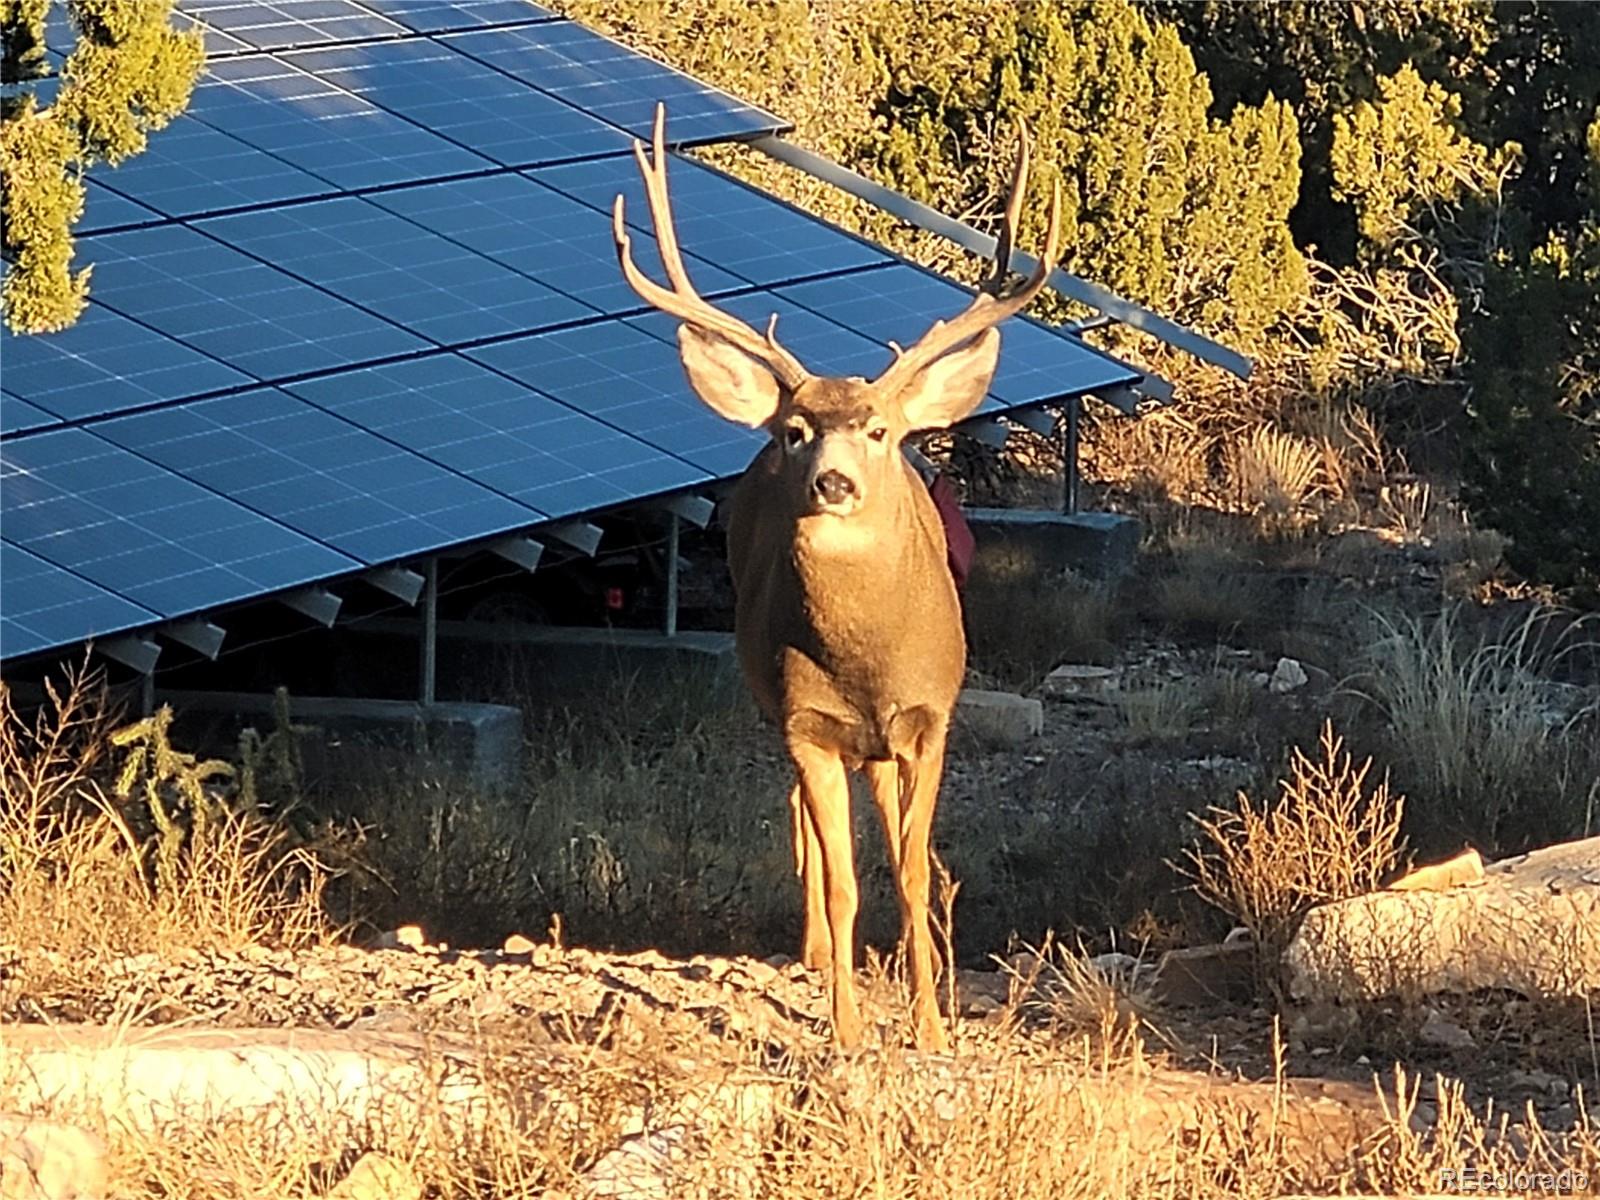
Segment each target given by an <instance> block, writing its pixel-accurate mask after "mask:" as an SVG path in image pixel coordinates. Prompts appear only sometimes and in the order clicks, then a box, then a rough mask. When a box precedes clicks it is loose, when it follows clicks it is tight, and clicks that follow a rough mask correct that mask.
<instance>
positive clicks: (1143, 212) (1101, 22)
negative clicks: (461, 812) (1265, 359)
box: [871, 0, 1306, 345]
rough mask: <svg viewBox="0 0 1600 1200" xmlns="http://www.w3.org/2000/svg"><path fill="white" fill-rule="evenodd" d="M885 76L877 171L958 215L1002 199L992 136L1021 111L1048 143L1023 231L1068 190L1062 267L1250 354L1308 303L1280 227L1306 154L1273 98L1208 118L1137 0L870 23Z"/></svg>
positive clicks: (945, 10)
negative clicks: (1058, 189)
mask: <svg viewBox="0 0 1600 1200" xmlns="http://www.w3.org/2000/svg"><path fill="white" fill-rule="evenodd" d="M871 41H872V46H873V49H874V51H875V52H876V53H877V54H878V55H879V56H880V59H881V61H882V63H883V73H884V76H885V78H886V81H887V83H888V94H887V95H886V97H885V99H884V102H883V108H884V111H885V114H886V116H887V118H888V120H887V129H886V131H885V133H884V134H883V135H882V138H881V142H880V147H879V151H878V160H879V168H880V172H881V173H882V174H884V175H887V176H888V177H889V178H890V180H891V182H892V183H893V184H894V185H895V186H897V187H900V188H902V189H903V190H906V191H908V192H909V193H910V194H912V195H913V196H917V197H918V198H921V199H924V200H927V201H928V202H929V203H933V204H936V205H938V206H940V207H943V208H946V209H948V210H952V211H957V212H990V213H992V212H993V211H994V208H995V199H996V196H997V195H998V194H1003V193H1001V191H1000V186H999V185H1000V181H999V180H998V179H997V178H995V176H994V175H993V173H992V167H993V165H994V164H996V163H999V162H1004V161H1007V158H1008V156H1005V155H997V154H995V153H994V148H993V147H992V146H991V145H990V144H989V143H990V141H991V140H992V139H993V138H994V137H995V136H997V135H999V134H1001V133H1002V132H1003V131H1004V130H1006V129H1007V128H1008V127H1009V126H1010V124H1011V123H1012V122H1013V121H1015V120H1017V119H1021V120H1022V121H1024V122H1026V123H1027V125H1028V127H1029V128H1030V129H1031V130H1032V132H1033V135H1034V140H1035V142H1036V144H1037V146H1038V151H1037V160H1038V162H1039V169H1036V171H1035V176H1034V181H1033V185H1032V186H1033V189H1034V191H1033V200H1032V203H1031V204H1030V206H1029V208H1028V209H1027V211H1026V217H1025V220H1024V227H1025V230H1026V231H1027V232H1026V233H1025V237H1027V238H1031V239H1037V238H1039V237H1040V236H1041V235H1042V227H1043V225H1044V222H1045V219H1046V215H1047V211H1048V204H1047V202H1046V197H1048V196H1049V194H1050V188H1051V187H1052V186H1053V185H1054V183H1055V182H1056V181H1057V180H1058V179H1059V181H1060V182H1061V185H1062V192H1063V201H1064V204H1063V217H1064V229H1063V233H1064V238H1063V242H1064V245H1065V254H1064V257H1063V265H1064V266H1066V267H1067V269H1069V270H1072V271H1074V272H1077V273H1079V274H1082V275H1085V276H1087V277H1088V278H1091V279H1094V280H1095V281H1096V282H1099V283H1102V284H1105V285H1107V286H1109V287H1110V288H1112V289H1113V290H1115V291H1118V292H1121V293H1123V294H1125V295H1128V296H1130V297H1132V298H1134V299H1136V300H1139V301H1142V302H1144V303H1147V304H1150V305H1152V306H1154V307H1155V308H1157V309H1159V310H1160V311H1161V312H1163V313H1165V314H1167V315H1170V316H1173V317H1175V318H1177V319H1178V320H1181V321H1187V322H1191V323H1194V324H1197V325H1200V326H1202V327H1203V328H1206V329H1208V330H1213V331H1219V332H1222V333H1225V334H1228V335H1230V336H1232V337H1234V338H1236V339H1237V340H1239V341H1241V342H1243V343H1245V344H1247V345H1254V344H1258V343H1259V341H1260V339H1261V337H1262V335H1263V333H1264V332H1265V330H1266V329H1267V328H1268V327H1269V326H1270V325H1272V324H1273V323H1274V322H1275V321H1277V320H1278V319H1280V318H1281V317H1282V316H1283V315H1284V314H1285V313H1288V312H1292V311H1293V310H1294V308H1295V307H1296V306H1297V304H1298V302H1299V301H1300V300H1301V298H1302V297H1303V296H1304V293H1305V288H1306V273H1305V263H1304V260H1303V259H1302V257H1301V255H1300V252H1299V251H1298V250H1297V249H1296V248H1295V246H1294V243H1293V240H1292V238H1291V236H1290V232H1289V227H1288V223H1287V217H1288V213H1289V210H1290V208H1291V207H1292V206H1293V204H1294V202H1295V198H1296V196H1297V195H1298V189H1299V171H1300V166H1299V158H1300V146H1299V139H1298V133H1297V129H1296V123H1295V118H1294V115H1293V113H1292V112H1291V111H1290V109H1289V107H1288V105H1286V104H1283V103H1280V102H1277V101H1275V100H1273V99H1272V98H1271V97H1268V98H1267V99H1266V100H1265V101H1263V103H1262V104H1261V105H1260V106H1258V107H1251V106H1240V107H1238V108H1236V109H1235V110H1234V111H1233V112H1232V113H1231V114H1230V115H1229V116H1228V117H1227V119H1226V120H1218V119H1215V118H1213V117H1211V116H1210V115H1208V114H1209V110H1210V108H1211V103H1212V97H1211V90H1210V87H1209V85H1208V83H1207V81H1206V78H1205V76H1204V75H1202V74H1201V73H1200V72H1199V71H1198V70H1196V68H1195V63H1194V58H1193V56H1192V55H1190V53H1189V51H1188V50H1187V49H1186V48H1185V46H1184V45H1183V42H1182V40H1181V39H1180V38H1179V37H1178V34H1177V31H1176V30H1175V29H1174V28H1173V27H1172V26H1171V25H1169V24H1166V23H1163V22H1153V21H1151V20H1150V19H1149V18H1148V17H1146V16H1145V15H1144V14H1143V13H1142V12H1141V11H1139V9H1138V8H1136V7H1135V6H1134V5H1133V4H1132V3H1131V2H1130V0H1024V2H1022V3H1018V4H1015V5H1000V6H995V5H989V4H984V3H981V2H978V0H943V2H942V3H940V4H938V5H932V4H917V5H905V6H898V5H896V6H892V7H891V8H890V10H889V12H888V13H887V14H886V19H885V20H883V21H881V22H880V23H879V24H878V25H877V26H876V27H875V28H874V29H873V30H872V38H871Z"/></svg>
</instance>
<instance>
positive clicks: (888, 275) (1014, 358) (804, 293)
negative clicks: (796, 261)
mask: <svg viewBox="0 0 1600 1200" xmlns="http://www.w3.org/2000/svg"><path fill="white" fill-rule="evenodd" d="M777 292H778V294H779V295H781V296H786V297H788V298H789V299H791V300H794V301H796V302H797V303H799V304H803V305H804V306H805V307H807V308H809V309H812V310H813V311H814V312H818V313H821V314H822V315H823V316H825V317H827V318H828V319H829V320H832V321H836V322H838V323H839V324H841V325H848V326H850V327H851V328H852V329H859V330H861V332H862V333H864V334H866V335H867V336H869V337H873V338H878V339H880V340H882V341H883V342H884V343H885V344H887V343H888V342H889V341H896V342H899V343H900V344H901V345H902V346H908V345H910V344H911V343H912V342H914V341H916V340H917V339H918V338H920V337H921V336H922V335H923V334H924V333H926V332H927V330H928V326H930V325H932V324H933V322H934V321H936V320H942V319H947V318H949V317H952V316H954V315H955V314H956V313H958V312H960V311H961V310H962V309H964V308H965V307H966V306H967V304H968V302H969V301H970V300H971V294H970V293H968V292H967V291H965V290H964V289H962V288H960V287H957V286H956V285H955V284H953V283H949V282H947V281H945V280H943V279H940V278H939V277H938V276H937V275H932V274H929V273H928V272H926V271H923V270H921V269H919V268H917V267H911V266H904V265H899V266H893V267H887V268H885V269H883V270H881V271H863V272H861V273H859V274H855V275H841V276H838V277H837V278H834V279H820V280H817V281H815V282H812V283H801V284H795V285H793V286H790V287H783V288H779V289H777ZM1138 378H1139V373H1138V372H1137V371H1134V370H1133V369H1132V368H1130V367H1128V366H1126V365H1124V364H1123V363H1119V362H1117V361H1116V360H1115V359H1113V358H1110V357H1108V356H1107V355H1104V354H1101V353H1100V352H1099V351H1097V350H1094V349H1092V348H1090V347H1088V346H1084V345H1082V344H1081V343H1079V342H1077V341H1074V340H1072V339H1069V338H1067V337H1064V336H1062V335H1061V334H1058V333H1053V332H1051V331H1050V330H1049V329H1046V328H1045V327H1043V326H1041V325H1036V324H1034V323H1033V322H1031V321H1027V320H1024V319H1023V318H1021V317H1013V318H1011V320H1009V321H1007V322H1005V323H1004V324H1003V325H1001V326H1000V367H999V369H998V370H997V371H996V372H995V376H994V383H993V384H992V385H991V386H990V389H989V393H990V395H991V396H992V397H994V399H995V400H997V401H998V402H999V405H1000V406H1001V407H1010V406H1014V405H1022V404H1032V403H1037V402H1038V401H1041V400H1051V399H1054V398H1056V397H1057V396H1066V395H1076V394H1079V393H1082V392H1087V391H1093V390H1094V389H1095V388H1097V387H1107V386H1110V385H1112V384H1117V383H1128V382H1132V381H1134V380H1137V379H1138ZM990 407H993V406H992V405H985V408H990Z"/></svg>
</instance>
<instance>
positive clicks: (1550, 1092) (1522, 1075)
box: [1506, 1071, 1572, 1100]
mask: <svg viewBox="0 0 1600 1200" xmlns="http://www.w3.org/2000/svg"><path fill="white" fill-rule="evenodd" d="M1506 1082H1507V1083H1509V1084H1510V1085H1511V1086H1512V1087H1514V1088H1524V1089H1526V1090H1527V1091H1530V1092H1542V1093H1543V1094H1545V1095H1547V1096H1552V1097H1554V1098H1555V1099H1557V1100H1565V1099H1566V1098H1567V1097H1568V1096H1569V1095H1571V1094H1572V1084H1571V1083H1569V1082H1568V1081H1567V1080H1565V1079H1563V1078H1561V1076H1559V1075H1552V1074H1550V1072H1549V1071H1513V1072H1511V1074H1510V1076H1509V1077H1508V1078H1507V1080H1506Z"/></svg>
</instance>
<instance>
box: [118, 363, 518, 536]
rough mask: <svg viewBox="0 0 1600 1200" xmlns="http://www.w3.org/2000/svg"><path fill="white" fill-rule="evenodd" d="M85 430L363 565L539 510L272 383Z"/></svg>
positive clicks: (492, 529) (484, 532)
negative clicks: (323, 543)
mask: <svg viewBox="0 0 1600 1200" xmlns="http://www.w3.org/2000/svg"><path fill="white" fill-rule="evenodd" d="M95 432H96V433H97V434H99V435H100V436H101V437H103V438H106V439H107V440H109V441H113V442H115V443H117V445H119V446H123V447H125V448H127V449H129V450H132V451H134V452H136V453H137V454H139V455H140V456H142V457H144V458H147V459H150V460H151V461H152V462H155V463H159V464H160V465H161V466H163V467H166V468H167V469H168V470H170V471H173V472H175V473H176V474H179V475H182V476H184V477H185V478H186V479H192V480H194V481H195V482H196V483H199V484H203V485H204V486H206V487H209V488H212V489H213V490H215V491H219V492H226V493H227V495H228V496H229V498H230V499H233V500H236V501H238V502H239V503H240V504H242V505H244V506H245V507H247V508H253V509H255V510H256V511H257V512H259V513H262V514H264V515H266V516H269V517H271V518H272V519H273V520H275V521H278V522H280V523H282V524H284V525H287V526H289V527H290V528H291V529H297V530H299V531H300V532H301V533H303V534H305V535H306V536H308V537H313V538H316V539H317V540H318V541H320V542H325V543H327V544H328V545H330V546H332V547H334V548H335V549H337V550H342V551H344V552H345V553H346V554H348V555H350V557H352V558H357V559H360V560H361V561H363V562H367V563H381V562H387V561H390V560H392V559H396V558H402V557H405V556H407V555H411V554H421V553H426V552H428V551H430V550H436V549H439V548H440V547H442V546H447V545H451V544H453V543H456V542H469V541H474V540H477V539H479V538H485V537H490V536H492V535H495V534H500V533H505V532H507V531H508V530H512V529H517V528H519V527H521V526H524V525H531V524H534V523H536V522H538V521H541V520H543V519H544V514H543V513H541V512H538V511H536V510H534V509H530V508H528V507H526V506H524V505H522V504H518V503H516V502H515V501H513V500H508V499H507V498H506V497H504V496H501V495H499V494H497V493H495V492H492V491H490V490H488V489H487V488H484V487H480V486H479V485H477V484H475V483H473V482H472V481H470V480H468V479H464V478H462V477H461V476H460V475H457V474H454V473H452V472H450V471H447V470H445V469H443V468H442V467H439V466H437V465H435V464H434V463H432V462H429V461H428V460H427V459H425V458H421V457H418V456H417V455H415V454H412V453H411V452H409V451H407V450H403V449H401V448H400V447H399V446H397V445H395V444H394V443H393V442H389V441H386V440H385V439H383V438H381V437H379V436H377V435H376V434H374V433H372V432H371V431H369V430H366V429H363V428H361V427H360V426H357V425H352V424H351V423H350V422H348V421H345V420H342V419H340V418H339V417H336V416H333V415H331V414H330V413H327V412H324V411H323V410H322V409H320V408H317V407H315V406H314V405H311V404H308V403H306V402H305V401H304V400H300V399H297V398H295V397H294V396H290V395H287V394H286V393H284V392H281V391H278V390H277V389H275V388H260V389H256V390H254V391H249V392H241V393H238V394H236V395H232V396H226V397H223V398H221V399H217V400H202V401H199V402H198V403H194V404H185V405H182V406H180V407H178V408H166V409H161V410H159V411H156V412H151V413H142V414H139V415H137V416H132V417H120V418H118V419H116V420H114V421H107V422H105V423H103V424H100V425H96V426H95Z"/></svg>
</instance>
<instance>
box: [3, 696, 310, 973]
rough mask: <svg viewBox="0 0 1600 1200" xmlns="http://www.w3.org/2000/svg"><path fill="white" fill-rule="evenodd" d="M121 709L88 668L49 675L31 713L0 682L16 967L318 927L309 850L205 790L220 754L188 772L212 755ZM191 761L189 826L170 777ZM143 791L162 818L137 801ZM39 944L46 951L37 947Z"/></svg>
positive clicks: (300, 935)
mask: <svg viewBox="0 0 1600 1200" xmlns="http://www.w3.org/2000/svg"><path fill="white" fill-rule="evenodd" d="M114 721H115V714H114V713H113V712H112V710H111V709H110V707H109V702H108V699H107V694H106V692H105V689H104V687H103V684H102V680H101V678H100V676H99V675H97V674H96V673H94V672H91V671H88V670H86V669H79V670H75V671H72V672H70V673H69V674H68V675H67V676H66V678H65V680H64V681H63V682H62V683H61V684H60V685H57V684H55V683H51V684H49V685H48V686H47V695H46V701H45V703H44V704H43V705H42V706H41V708H40V709H39V710H38V711H37V713H35V714H33V716H32V717H31V718H29V717H28V716H25V715H24V714H23V713H22V712H21V711H19V709H18V707H17V705H16V702H15V698H14V697H13V695H12V693H11V691H10V689H9V688H7V687H6V686H5V685H4V684H0V933H3V936H4V938H5V941H6V942H7V943H9V944H10V945H11V946H12V947H13V948H15V949H17V950H20V951H25V952H28V953H25V954H24V962H25V971H26V969H28V968H27V967H26V964H27V963H30V962H31V963H33V966H34V968H37V969H40V970H45V971H46V972H47V973H55V972H58V971H61V970H66V971H68V972H70V971H72V970H76V969H84V970H92V969H93V968H94V967H95V966H97V965H98V964H99V963H101V962H103V961H104V960H105V959H107V958H110V957H116V956H120V955H127V954H137V953H144V952H156V953H162V952H167V951H178V950H190V949H197V948H200V949H203V948H211V947H217V948H221V947H237V946H241V945H244V944H247V943H251V942H274V943H278V944H288V945H295V944H304V943H306V942H308V941H311V940H314V939H317V938H321V937H324V936H326V935H327V933H328V931H329V923H328V921H327V920H326V917H325V914H324V912H323V909H322V889H323V886H324V884H325V882H326V876H325V872H324V871H323V870H322V868H321V866H320V864H319V863H318V862H317V861H316V859H315V858H314V857H313V856H312V855H311V854H310V853H309V852H307V851H305V850H304V849H301V848H298V847H295V846H293V845H291V844H290V843H289V841H288V839H287V838H286V836H285V834H283V833H282V832H281V831H280V830H279V829H278V828H277V827H275V826H273V825H272V824H271V823H269V822H268V821H266V820H264V819H263V818H262V817H261V816H260V815H258V814H256V813H252V812H246V811H234V810H233V809H232V808H231V807H229V805H228V804H227V802H226V796H225V795H224V794H222V793H216V792H215V791H214V789H215V784H216V780H217V778H218V777H219V776H220V774H221V772H220V771H218V770H216V769H215V766H216V765H215V764H209V768H210V769H208V770H206V771H202V772H199V775H201V776H204V781H203V782H202V783H198V784H196V778H195V777H194V775H193V774H192V772H193V768H195V767H197V766H207V765H206V764H197V763H195V762H194V760H193V759H192V758H191V757H189V756H186V755H181V754H179V753H178V752H176V751H174V750H173V749H172V747H171V746H170V744H169V743H167V741H166V737H165V725H164V724H163V723H160V722H155V723H152V722H140V723H136V724H135V725H133V726H129V727H127V728H126V729H123V730H117V729H115V728H114V727H113V726H114ZM119 743H120V745H119ZM119 749H120V750H122V751H124V758H125V761H124V762H123V763H122V764H121V770H120V772H119V774H120V778H119V779H118V780H116V781H115V782H120V783H122V784H124V785H126V786H125V787H123V788H121V789H118V788H117V787H116V786H115V783H114V782H113V781H112V774H113V768H114V767H115V766H116V765H117V764H115V763H114V761H113V760H114V759H115V758H116V756H117V753H118V751H119ZM157 763H160V764H162V767H161V769H153V768H155V767H156V764H157ZM185 769H188V770H190V771H191V775H190V776H189V777H188V781H189V783H190V784H196V786H198V787H200V789H201V793H200V794H201V795H202V796H203V797H204V799H203V805H204V808H205V812H206V816H205V817H204V818H203V819H201V820H200V821H199V822H198V823H196V822H195V821H194V819H193V816H192V814H191V813H188V812H187V811H186V810H185V807H184V803H183V801H182V800H180V797H179V793H180V792H181V790H182V786H181V785H179V784H177V783H176V782H175V779H176V778H177V777H178V776H181V775H182V774H183V771H184V770H185ZM174 770H175V771H177V772H178V775H177V776H175V775H174V774H173V773H172V772H173V771H174ZM206 788H211V789H213V791H212V792H207V791H205V789H206ZM119 790H120V791H121V793H122V794H121V795H119V794H118V792H119ZM135 791H138V792H140V798H139V799H138V800H135V799H134V793H135ZM152 803H154V804H158V805H160V806H161V817H160V818H156V817H154V816H153V815H152V810H151V809H149V808H143V809H141V805H149V804H152ZM163 821H164V822H165V823H166V828H167V829H168V830H169V832H168V833H167V834H166V835H165V840H163V835H162V834H161V833H160V832H159V827H160V823H161V822H163ZM36 951H37V952H40V953H42V955H43V957H42V958H37V959H35V958H30V957H29V955H30V954H31V953H32V952H36ZM9 982H10V983H11V984H13V985H15V986H21V987H26V986H27V980H26V979H23V978H20V977H19V978H14V979H12V980H10V981H9Z"/></svg>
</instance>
